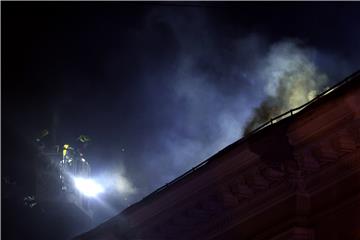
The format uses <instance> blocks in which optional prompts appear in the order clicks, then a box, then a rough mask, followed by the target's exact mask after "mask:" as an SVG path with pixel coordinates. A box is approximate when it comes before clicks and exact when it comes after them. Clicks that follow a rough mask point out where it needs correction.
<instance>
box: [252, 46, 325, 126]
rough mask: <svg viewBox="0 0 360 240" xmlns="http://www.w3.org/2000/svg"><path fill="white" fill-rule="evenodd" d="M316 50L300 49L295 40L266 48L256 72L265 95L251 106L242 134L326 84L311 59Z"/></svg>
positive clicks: (296, 104)
mask: <svg viewBox="0 0 360 240" xmlns="http://www.w3.org/2000/svg"><path fill="white" fill-rule="evenodd" d="M315 54H316V51H315V50H314V49H310V48H302V47H300V45H299V44H298V43H297V42H296V41H284V42H280V43H276V44H274V45H273V46H271V48H270V52H269V54H268V55H267V56H266V58H265V60H264V61H263V63H260V64H259V65H260V66H259V69H258V72H259V73H260V78H261V80H262V82H264V83H265V87H264V90H265V91H264V92H265V94H266V95H267V97H266V98H265V99H264V101H263V102H262V103H261V104H260V106H259V107H257V108H255V109H254V113H253V116H252V117H251V118H250V119H249V121H248V122H247V124H246V126H245V133H248V132H249V131H251V130H253V129H254V128H256V127H258V126H259V125H261V124H263V123H265V122H266V121H268V120H270V119H271V118H274V117H275V116H277V115H279V114H281V113H284V112H286V111H288V110H290V109H293V108H296V107H299V106H301V105H303V104H304V103H306V102H308V101H310V100H311V99H313V98H314V97H315V96H316V94H317V93H318V92H319V91H321V90H322V87H323V86H324V85H325V84H326V83H327V81H328V77H327V75H326V74H325V73H322V72H320V71H319V69H318V68H317V66H316V64H315V62H314V55H315Z"/></svg>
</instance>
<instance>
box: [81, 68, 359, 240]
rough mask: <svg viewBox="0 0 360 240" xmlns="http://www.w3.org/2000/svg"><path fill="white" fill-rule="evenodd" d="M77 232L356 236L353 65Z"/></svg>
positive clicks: (305, 238)
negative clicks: (297, 103)
mask: <svg viewBox="0 0 360 240" xmlns="http://www.w3.org/2000/svg"><path fill="white" fill-rule="evenodd" d="M76 239H84V240H85V239H93V240H100V239H109V240H111V239H138V240H140V239H143V240H166V239H169V240H170V239H174V240H175V239H176V240H177V239H204V240H209V239H213V240H215V239H230V240H232V239H256V240H263V239H269V240H270V239H271V240H285V239H286V240H290V239H291V240H292V239H293V240H316V239H327V240H331V239H334V240H335V239H339V240H340V239H344V240H345V239H360V74H359V73H356V74H354V75H352V76H351V77H350V78H349V79H348V81H345V82H344V83H343V84H341V85H340V86H338V87H337V88H335V89H334V90H333V91H329V92H328V93H327V94H324V95H322V96H321V97H319V98H318V99H316V100H315V101H313V102H312V103H310V104H308V105H307V106H306V107H304V108H303V109H301V111H299V112H297V113H296V114H291V116H289V117H287V118H284V119H282V120H280V121H278V122H277V123H275V124H271V125H269V126H267V127H265V128H263V129H262V130H260V131H257V132H255V133H253V134H251V135H249V136H247V137H244V138H243V139H240V140H239V141H237V142H235V143H233V144H232V145H230V146H228V147H227V148H225V149H223V150H222V151H220V152H219V153H217V154H215V155H214V156H212V157H211V158H210V159H209V160H207V161H206V162H204V163H203V164H202V165H201V166H200V167H197V168H196V169H195V170H193V171H190V172H189V173H187V174H186V175H185V176H183V177H181V178H180V179H178V180H176V181H174V182H173V183H171V184H169V185H168V186H165V187H163V188H162V189H160V190H158V191H156V192H154V193H152V194H150V195H149V196H148V197H146V198H144V199H143V200H142V201H140V202H138V203H136V204H134V205H132V206H130V207H129V208H127V209H125V210H124V211H123V212H122V213H121V214H119V215H118V216H116V217H114V218H112V219H111V220H109V221H108V222H105V223H104V224H102V225H100V226H98V227H97V228H95V229H93V230H92V231H89V232H87V233H85V234H83V235H81V236H79V237H77V238H76Z"/></svg>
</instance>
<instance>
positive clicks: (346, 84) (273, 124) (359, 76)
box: [80, 71, 360, 239]
mask: <svg viewBox="0 0 360 240" xmlns="http://www.w3.org/2000/svg"><path fill="white" fill-rule="evenodd" d="M359 84H360V71H356V72H355V73H353V74H352V75H350V76H349V77H347V78H345V79H344V80H342V81H341V82H339V83H337V84H336V85H334V86H333V87H331V88H329V89H327V90H326V91H324V92H322V93H320V94H318V95H317V96H316V97H315V98H314V99H312V100H311V101H309V102H307V103H305V104H304V105H302V106H299V107H297V108H295V109H291V110H289V111H287V112H285V113H283V114H281V115H279V116H277V117H275V118H273V119H270V120H269V121H268V122H266V123H264V124H262V125H261V126H259V127H258V128H256V129H255V130H253V131H251V132H250V133H249V134H247V135H246V136H244V137H242V138H241V139H239V140H238V141H236V142H234V143H232V144H231V145H229V146H227V147H225V148H224V149H222V150H221V151H219V152H218V153H216V154H214V155H213V156H211V157H210V158H209V159H207V160H205V161H203V162H202V163H200V164H199V165H197V166H195V167H194V168H192V169H191V170H189V171H187V172H185V173H184V174H183V175H181V176H179V177H177V178H175V179H174V180H173V181H171V182H169V183H167V184H165V185H164V186H162V187H160V188H159V189H157V190H155V191H154V192H152V193H151V194H149V195H148V196H146V197H145V198H143V199H142V200H140V201H139V202H137V203H134V204H133V205H131V206H130V207H128V208H126V209H125V210H124V211H122V212H121V213H120V214H119V215H117V216H116V217H114V218H112V219H110V220H109V221H107V222H105V223H104V224H101V225H100V226H99V227H97V228H96V229H97V230H100V229H102V228H103V227H105V226H106V225H109V224H111V223H113V222H116V221H119V219H120V218H121V216H124V215H125V216H126V215H131V213H132V212H134V211H136V210H137V209H139V208H141V207H142V206H145V205H147V204H149V203H150V202H152V201H155V200H156V199H158V198H160V197H161V195H162V194H164V193H165V192H167V191H169V190H170V189H172V188H175V186H176V185H178V184H180V185H181V183H182V182H183V181H185V179H188V178H191V177H192V176H194V175H196V174H197V173H198V172H201V171H203V170H204V169H206V168H208V167H209V166H210V165H212V164H213V163H214V162H217V160H219V158H220V157H221V156H223V155H224V154H226V153H228V152H230V151H231V150H233V149H234V148H236V147H238V146H239V145H241V144H243V143H244V142H253V141H254V139H256V140H255V141H257V140H258V139H260V138H262V137H263V135H264V134H265V133H266V132H267V131H272V130H274V129H275V128H276V129H275V130H274V131H278V130H279V129H278V127H279V126H281V125H284V124H286V125H287V124H288V123H289V122H292V121H293V120H295V119H296V118H299V116H300V115H301V114H302V113H305V112H307V111H311V110H312V109H313V108H315V107H316V106H318V105H320V104H322V103H324V102H325V101H328V100H329V99H333V98H336V97H338V96H341V95H342V94H343V93H344V92H346V91H348V90H349V89H351V88H354V87H355V86H357V85H359ZM85 235H86V234H85ZM83 236H84V235H83ZM80 239H81V238H80Z"/></svg>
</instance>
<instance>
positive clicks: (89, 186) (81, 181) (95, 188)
mask: <svg viewBox="0 0 360 240" xmlns="http://www.w3.org/2000/svg"><path fill="white" fill-rule="evenodd" d="M74 182H75V187H76V188H77V189H78V190H79V191H80V192H81V193H82V194H84V195H85V196H88V197H96V196H97V195H98V194H99V193H102V192H104V189H103V187H102V186H101V185H99V184H98V183H96V182H95V181H94V180H92V179H89V178H74Z"/></svg>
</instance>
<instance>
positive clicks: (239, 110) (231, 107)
mask: <svg viewBox="0 0 360 240" xmlns="http://www.w3.org/2000/svg"><path fill="white" fill-rule="evenodd" d="M145 26H146V27H145V29H144V33H143V34H145V33H146V32H150V31H151V32H152V33H157V32H160V30H161V33H159V34H160V35H162V34H163V35H164V34H165V33H166V35H165V36H164V37H166V39H169V40H172V41H174V43H169V42H168V43H167V44H166V45H170V46H176V49H175V50H174V49H171V50H169V51H173V56H174V59H173V60H172V61H173V65H171V66H170V68H171V71H168V70H167V69H166V67H163V70H161V71H155V72H154V71H153V69H151V71H150V72H149V73H145V74H144V76H145V77H144V78H146V79H147V81H149V79H151V82H152V83H153V86H154V87H153V88H152V87H149V88H148V89H147V90H148V91H149V93H150V94H149V97H150V98H151V99H152V100H150V101H149V103H148V104H150V105H148V106H145V107H147V108H149V109H153V110H154V111H156V113H153V114H155V115H152V117H151V120H152V121H158V122H159V123H163V124H162V125H160V124H157V123H156V124H155V125H156V129H157V132H156V133H154V134H156V136H155V137H153V138H152V139H145V140H144V141H146V143H145V146H144V148H143V151H142V156H141V157H140V159H141V160H139V162H141V165H140V168H136V171H138V172H137V173H135V172H132V173H130V174H129V176H131V178H132V180H133V181H135V185H137V186H139V188H138V190H139V192H138V196H144V195H145V194H147V193H149V192H151V191H152V190H154V189H155V188H156V187H160V186H161V185H163V184H165V183H167V182H169V181H171V180H172V179H174V178H175V177H177V176H179V175H180V174H182V173H184V172H185V171H186V170H189V169H191V168H192V167H194V166H195V165H196V164H198V163H200V162H201V161H203V160H205V159H207V158H208V157H210V156H211V155H213V154H214V153H216V152H217V151H219V150H221V149H222V148H224V147H226V146H227V145H229V144H231V143H232V142H234V141H236V140H237V139H239V138H240V137H242V136H243V133H244V129H245V131H248V130H249V129H251V128H253V127H255V126H256V125H258V124H261V123H263V122H265V121H266V120H268V119H269V118H271V117H274V116H276V115H277V114H279V113H282V112H284V111H287V110H289V109H291V108H294V107H296V106H299V105H301V104H303V103H305V102H307V101H308V100H310V99H311V98H312V97H314V96H315V94H316V93H317V91H319V88H320V87H321V86H323V85H324V83H325V82H326V81H327V77H326V75H325V74H322V73H321V72H320V71H319V70H318V69H317V67H316V63H315V60H314V59H315V58H316V57H318V54H317V51H315V50H314V49H311V48H308V47H305V46H303V45H302V44H301V43H300V42H298V41H297V40H283V41H280V42H275V43H272V42H270V41H269V40H268V39H267V38H266V37H264V36H262V35H261V34H258V33H249V34H243V35H241V36H239V37H236V38H233V37H228V36H221V34H218V33H217V29H214V28H213V26H211V25H210V24H209V23H208V20H207V17H206V14H204V13H203V12H201V11H199V10H196V11H186V12H185V13H184V11H182V12H181V13H178V12H177V11H176V10H174V11H173V12H171V11H168V12H166V14H165V13H164V12H157V11H154V12H152V13H151V14H149V16H148V17H147V19H146V25H145ZM159 29H160V30H159ZM164 37H163V38H164ZM157 38H159V39H161V37H160V36H158V37H156V39H157ZM164 48H165V49H163V50H164V51H166V50H167V49H166V46H164ZM149 58H150V57H149ZM158 61H159V60H158ZM159 64H161V63H159ZM162 64H163V65H164V64H165V63H162ZM156 92H161V95H162V96H166V97H167V98H166V104H165V103H164V102H158V101H155V100H154V99H157V100H159V99H161V97H159V96H158V95H156V94H155V93H156ZM159 101H163V100H159ZM153 104H154V105H153ZM258 106H260V107H258ZM254 109H255V111H254V113H253V110H254ZM249 119H251V120H249ZM139 172H140V174H139ZM137 176H139V178H137ZM140 186H141V187H140Z"/></svg>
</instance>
